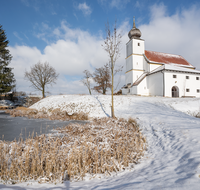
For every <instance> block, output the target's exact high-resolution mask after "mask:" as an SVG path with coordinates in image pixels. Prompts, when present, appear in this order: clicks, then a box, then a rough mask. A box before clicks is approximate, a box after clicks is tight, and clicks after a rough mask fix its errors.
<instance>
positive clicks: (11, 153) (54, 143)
mask: <svg viewBox="0 0 200 190" xmlns="http://www.w3.org/2000/svg"><path fill="white" fill-rule="evenodd" d="M133 121H134V122H130V121H129V120H128V121H126V120H125V119H109V118H102V119H94V121H93V122H90V123H87V124H85V125H79V124H70V125H68V126H66V127H63V128H57V129H56V131H57V133H56V135H52V136H45V135H41V136H37V137H35V138H34V139H33V138H28V139H26V140H25V141H22V140H21V141H18V142H17V141H13V142H3V141H0V181H3V182H4V183H8V182H9V183H17V182H21V181H29V180H36V181H38V182H40V183H42V182H62V181H64V180H83V179H85V178H86V176H90V178H93V177H97V176H98V177H100V176H101V175H112V174H113V173H116V172H118V171H122V170H125V169H126V168H127V169H128V168H132V167H133V166H134V164H136V163H138V160H139V159H140V158H141V157H142V156H143V154H144V150H145V149H146V143H145V138H144V137H143V136H142V134H141V132H140V131H139V126H138V124H137V122H136V121H135V120H133Z"/></svg>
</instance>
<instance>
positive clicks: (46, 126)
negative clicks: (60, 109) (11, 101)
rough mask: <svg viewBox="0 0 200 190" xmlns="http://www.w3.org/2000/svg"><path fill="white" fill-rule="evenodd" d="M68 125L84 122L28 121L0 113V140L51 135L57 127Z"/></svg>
mask: <svg viewBox="0 0 200 190" xmlns="http://www.w3.org/2000/svg"><path fill="white" fill-rule="evenodd" d="M69 123H85V122H84V121H57V120H56V121H50V120H47V119H28V118H25V117H11V116H10V115H9V114H6V113H5V112H0V140H6V141H13V140H14V139H16V140H18V139H19V138H20V137H21V138H23V139H24V140H25V139H26V138H28V137H29V136H32V135H33V136H35V135H36V134H37V135H40V134H45V133H51V130H52V129H54V128H57V127H63V126H66V125H68V124H69Z"/></svg>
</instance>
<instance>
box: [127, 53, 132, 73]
mask: <svg viewBox="0 0 200 190" xmlns="http://www.w3.org/2000/svg"><path fill="white" fill-rule="evenodd" d="M132 69H133V56H130V57H128V58H127V59H126V72H127V71H130V70H132Z"/></svg>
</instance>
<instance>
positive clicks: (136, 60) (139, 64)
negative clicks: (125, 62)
mask: <svg viewBox="0 0 200 190" xmlns="http://www.w3.org/2000/svg"><path fill="white" fill-rule="evenodd" d="M131 57H132V56H131ZM143 66H144V64H143V56H142V55H133V69H138V70H144V67H143Z"/></svg>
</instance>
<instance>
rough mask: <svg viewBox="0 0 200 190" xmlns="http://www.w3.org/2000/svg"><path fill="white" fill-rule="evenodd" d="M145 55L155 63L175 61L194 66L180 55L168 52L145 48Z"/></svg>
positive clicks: (174, 62) (175, 62) (179, 63)
mask: <svg viewBox="0 0 200 190" xmlns="http://www.w3.org/2000/svg"><path fill="white" fill-rule="evenodd" d="M145 56H146V57H147V59H148V60H149V61H150V62H154V63H165V64H170V63H173V64H178V65H183V66H189V67H194V66H192V65H191V64H190V63H189V62H187V61H186V60H185V59H184V58H183V57H182V56H180V55H173V54H168V53H160V52H155V51H147V50H145Z"/></svg>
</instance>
